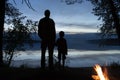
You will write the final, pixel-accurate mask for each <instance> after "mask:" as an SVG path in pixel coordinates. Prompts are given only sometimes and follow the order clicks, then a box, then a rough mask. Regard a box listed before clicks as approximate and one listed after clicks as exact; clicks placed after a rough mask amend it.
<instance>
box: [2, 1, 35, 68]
mask: <svg viewBox="0 0 120 80" xmlns="http://www.w3.org/2000/svg"><path fill="white" fill-rule="evenodd" d="M8 1H9V0H0V66H2V65H3V51H2V49H3V29H4V22H5V21H4V20H5V15H9V14H8V13H12V14H14V11H15V10H14V9H15V8H13V7H12V9H11V7H9V4H8V3H7V2H8ZM13 1H14V2H15V0H13ZM21 1H22V3H23V2H25V3H26V5H27V6H28V7H29V8H30V9H32V10H34V9H33V8H32V6H31V4H30V2H29V0H21ZM11 10H12V11H13V12H12V11H11ZM14 15H15V14H14ZM9 16H11V15H9Z"/></svg>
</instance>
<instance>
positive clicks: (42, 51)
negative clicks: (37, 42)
mask: <svg viewBox="0 0 120 80" xmlns="http://www.w3.org/2000/svg"><path fill="white" fill-rule="evenodd" d="M45 52H46V44H45V43H44V42H42V43H41V68H45Z"/></svg>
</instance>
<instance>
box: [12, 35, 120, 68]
mask: <svg viewBox="0 0 120 80" xmlns="http://www.w3.org/2000/svg"><path fill="white" fill-rule="evenodd" d="M35 38H36V37H35ZM65 38H66V39H67V43H68V55H67V59H66V66H68V67H91V66H94V65H95V64H100V65H108V64H110V63H112V62H120V46H118V45H109V46H108V45H104V46H102V47H100V46H99V43H100V42H99V41H97V40H98V39H100V37H99V35H98V34H97V33H78V34H66V36H65ZM19 54H21V55H19V56H17V57H14V60H13V61H12V64H11V66H17V67H19V66H21V65H25V66H29V67H40V55H41V52H40V43H39V42H38V43H34V46H33V47H32V48H28V49H26V51H20V52H19ZM54 55H55V56H57V49H56V48H55V50H54ZM47 56H48V53H46V58H47ZM46 62H47V60H46Z"/></svg>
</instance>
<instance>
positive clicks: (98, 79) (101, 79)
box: [92, 64, 109, 80]
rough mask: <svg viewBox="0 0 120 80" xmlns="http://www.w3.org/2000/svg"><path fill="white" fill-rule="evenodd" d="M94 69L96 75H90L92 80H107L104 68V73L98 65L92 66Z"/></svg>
mask: <svg viewBox="0 0 120 80" xmlns="http://www.w3.org/2000/svg"><path fill="white" fill-rule="evenodd" d="M94 69H95V71H96V73H97V75H92V78H93V79H94V80H109V78H108V74H107V69H106V68H105V71H104V73H103V72H102V68H101V67H100V65H98V64H96V65H95V66H94Z"/></svg>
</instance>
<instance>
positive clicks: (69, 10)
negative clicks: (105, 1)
mask: <svg viewBox="0 0 120 80" xmlns="http://www.w3.org/2000/svg"><path fill="white" fill-rule="evenodd" d="M10 1H11V2H12V3H13V0H10ZM15 1H16V3H17V5H16V4H14V3H13V4H14V6H16V7H17V8H18V9H20V11H21V12H22V13H23V15H25V16H27V17H28V18H29V19H33V20H35V21H39V19H40V18H42V17H44V10H46V9H49V10H50V11H51V18H52V19H53V20H54V21H55V23H56V30H57V31H60V30H63V31H65V32H97V30H98V28H97V25H99V24H100V21H98V20H97V19H98V17H96V16H94V14H92V13H91V12H92V4H91V3H90V2H88V1H85V0H84V2H83V3H82V4H79V3H76V4H73V5H66V3H65V2H62V0H29V1H30V2H31V5H32V7H33V8H34V9H35V10H36V11H33V10H31V9H29V8H28V7H27V6H26V4H25V3H23V4H22V0H15ZM20 1H21V2H20Z"/></svg>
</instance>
